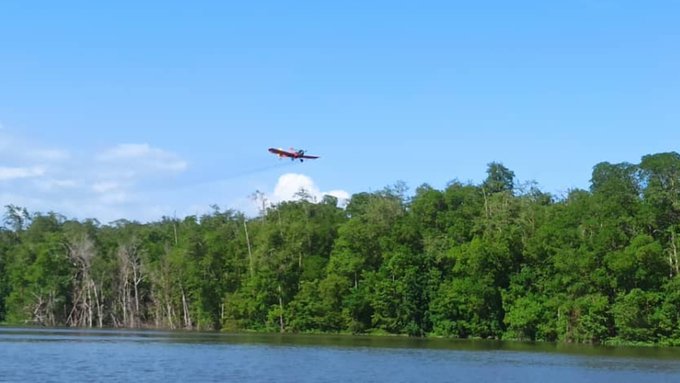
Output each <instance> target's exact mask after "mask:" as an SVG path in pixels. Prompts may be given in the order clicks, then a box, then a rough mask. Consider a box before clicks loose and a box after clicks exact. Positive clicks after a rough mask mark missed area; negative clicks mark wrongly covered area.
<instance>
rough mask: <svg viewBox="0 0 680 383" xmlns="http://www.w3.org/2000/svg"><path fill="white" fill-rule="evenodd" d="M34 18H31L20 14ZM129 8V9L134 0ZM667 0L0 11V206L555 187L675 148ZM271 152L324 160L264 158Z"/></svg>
mask: <svg viewBox="0 0 680 383" xmlns="http://www.w3.org/2000/svg"><path fill="white" fill-rule="evenodd" d="M29 3H30V4H29ZM140 3H143V4H140ZM678 14H680V3H678V2H675V1H647V2H640V1H625V0H622V1H614V0H611V1H610V0H590V1H586V0H571V1H562V2H545V1H517V2H508V1H476V2H472V1H466V2H462V1H441V2H438V1H418V2H398V1H371V2H366V1H357V2H354V1H346V2H335V3H331V2H266V1H261V2H209V1H201V2H174V1H163V2H153V1H147V2H128V1H117V2H111V4H108V5H106V4H98V2H91V1H64V2H48V1H43V2H41V1H32V2H25V1H21V2H20V1H12V0H9V1H3V2H2V3H1V4H0V47H2V48H1V49H0V150H1V152H0V203H2V204H3V205H6V204H9V203H13V204H18V205H21V206H26V207H27V208H29V209H30V210H33V211H36V210H37V211H50V210H53V211H57V212H60V213H63V214H65V215H67V216H69V217H75V218H80V219H82V218H87V217H96V218H98V219H100V220H101V221H103V222H108V221H110V220H113V219H117V218H129V219H138V220H142V221H147V220H154V219H158V218H160V217H161V216H163V215H168V216H172V215H177V216H184V215H187V214H200V213H202V212H205V211H207V210H209V207H208V206H209V205H210V204H218V205H219V206H221V207H223V208H236V209H241V210H245V211H249V212H253V211H254V210H253V209H254V208H253V206H252V203H251V201H250V199H249V195H251V194H252V193H253V192H254V191H255V190H260V191H262V192H264V193H266V194H267V196H268V198H269V199H270V200H280V199H285V198H289V197H290V194H291V193H292V190H294V189H296V188H298V187H300V186H304V187H306V188H310V189H313V190H314V191H315V193H317V194H319V195H321V194H323V193H326V192H334V193H335V194H338V195H342V192H344V193H347V194H351V193H356V192H361V191H372V190H378V189H381V188H383V187H384V186H386V185H390V184H393V183H394V182H396V181H398V180H403V181H405V182H406V183H407V184H408V186H410V187H411V188H412V189H415V188H416V187H417V186H418V185H420V184H422V183H429V184H431V185H432V186H434V187H437V188H443V187H445V185H446V184H447V182H449V181H451V180H454V179H459V180H462V181H468V180H470V181H473V182H479V181H480V180H482V179H483V178H484V176H485V168H486V164H487V163H489V162H491V161H500V162H503V163H504V164H505V165H506V166H507V167H508V168H510V169H511V170H513V171H514V172H515V174H516V175H517V178H518V180H519V181H529V180H535V181H537V182H538V184H539V186H540V187H541V188H542V189H543V190H545V191H548V192H552V193H556V194H559V193H563V192H564V191H566V190H568V189H570V188H574V187H580V188H587V187H588V180H589V178H590V172H591V169H592V166H593V165H595V164H596V163H598V162H600V161H610V162H622V161H628V162H638V161H639V159H640V157H641V156H643V155H645V154H650V153H656V152H663V151H675V150H677V147H678V143H679V139H680V126H679V124H678V123H679V122H680V108H678V105H680V76H678V68H680V50H678V41H680V25H679V24H678V23H677V15H678ZM271 146H276V147H284V148H288V147H291V146H294V147H296V148H305V149H307V150H308V151H309V152H310V153H313V154H318V155H320V156H321V157H322V158H321V159H319V160H318V161H316V162H305V163H304V164H299V163H290V162H285V161H283V162H282V161H279V160H277V159H276V158H274V157H272V156H271V155H270V154H269V153H267V151H266V149H267V148H268V147H271Z"/></svg>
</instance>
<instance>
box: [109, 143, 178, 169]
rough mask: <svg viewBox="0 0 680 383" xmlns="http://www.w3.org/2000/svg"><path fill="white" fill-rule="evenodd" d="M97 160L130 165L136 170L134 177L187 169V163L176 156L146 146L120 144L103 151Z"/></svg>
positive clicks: (118, 164) (116, 164)
mask: <svg viewBox="0 0 680 383" xmlns="http://www.w3.org/2000/svg"><path fill="white" fill-rule="evenodd" d="M97 159H98V160H99V161H101V162H105V163H109V164H112V165H114V166H124V167H128V166H130V165H131V166H133V169H135V170H136V172H135V173H134V175H137V174H139V173H149V172H158V171H166V172H172V173H179V172H182V171H184V170H186V169H187V168H188V164H187V162H186V161H184V160H182V159H181V158H180V157H179V156H178V155H176V154H174V153H171V152H168V151H165V150H162V149H158V148H154V147H151V146H150V145H148V144H120V145H117V146H114V147H113V148H110V149H107V150H105V151H104V152H103V153H101V154H99V155H98V156H97Z"/></svg>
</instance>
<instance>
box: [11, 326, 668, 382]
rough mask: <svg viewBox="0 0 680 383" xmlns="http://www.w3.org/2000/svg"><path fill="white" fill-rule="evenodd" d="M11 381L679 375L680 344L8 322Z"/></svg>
mask: <svg viewBox="0 0 680 383" xmlns="http://www.w3.org/2000/svg"><path fill="white" fill-rule="evenodd" d="M0 381H2V382H108V381H110V382H253V383H257V382H277V383H280V382H475V383H482V382H570V383H571V382H616V383H626V382H635V383H639V382H655V383H658V382H680V350H676V349H656V348H606V347H586V346H565V345H549V344H548V345H546V344H541V345H530V344H522V343H508V342H485V341H452V340H443V339H409V338H383V337H351V336H281V335H260V334H256V335H251V334H238V335H233V334H216V333H185V332H159V331H95V330H93V331H83V330H65V329H24V328H2V327H0Z"/></svg>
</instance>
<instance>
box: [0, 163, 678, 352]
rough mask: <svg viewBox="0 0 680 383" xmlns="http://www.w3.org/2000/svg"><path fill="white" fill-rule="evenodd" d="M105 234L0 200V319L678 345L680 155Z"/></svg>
mask: <svg viewBox="0 0 680 383" xmlns="http://www.w3.org/2000/svg"><path fill="white" fill-rule="evenodd" d="M405 192H406V190H405V187H404V186H403V185H400V184H397V185H396V186H394V187H388V188H386V189H384V190H382V191H379V192H374V193H359V194H355V195H353V196H352V198H351V200H350V201H349V203H348V204H347V206H346V207H345V208H340V207H338V201H337V200H336V199H335V198H333V197H330V196H326V197H324V199H323V200H322V201H313V200H312V198H311V197H310V196H309V195H307V194H305V192H304V191H301V193H300V200H299V201H295V202H283V203H280V204H277V205H275V206H270V207H266V208H265V209H264V210H263V211H262V212H261V214H260V216H258V217H256V218H247V217H245V216H244V215H243V214H241V213H238V212H234V211H220V210H219V209H218V208H217V207H215V209H214V211H213V212H212V213H211V214H207V215H204V216H201V217H196V216H189V217H186V218H184V219H182V220H178V219H173V218H163V219H162V220H160V221H158V222H152V223H147V224H140V223H136V222H129V221H125V220H121V221H116V222H113V223H111V224H108V225H101V224H99V223H98V222H97V221H96V220H85V221H77V220H71V219H67V218H65V217H63V216H60V215H58V214H54V213H48V214H41V213H34V214H30V213H29V212H27V211H26V210H25V209H23V208H20V207H17V206H7V207H6V212H5V225H4V228H3V229H2V230H1V231H0V321H4V322H5V323H9V324H26V323H29V324H40V325H46V326H78V327H128V328H138V327H153V328H169V329H178V328H183V329H221V330H226V331H239V330H260V331H282V332H308V331H315V332H352V333H390V334H408V335H414V336H423V335H442V336H452V337H461V338H467V337H480V338H503V339H527V340H546V341H565V342H584V343H603V342H607V343H616V342H626V343H630V342H644V343H656V344H666V345H675V344H679V343H680V279H679V278H680V277H678V272H679V271H680V270H679V267H680V266H679V260H678V247H680V155H679V154H677V153H661V154H654V155H649V156H645V157H643V158H642V160H641V162H640V164H629V163H621V164H610V163H606V162H605V163H600V164H598V165H596V166H595V167H594V169H593V174H592V180H591V187H590V190H572V191H570V192H569V193H568V194H567V195H565V196H561V197H556V196H553V195H550V194H548V193H544V192H542V191H540V190H539V189H537V188H536V187H535V186H532V185H531V184H528V185H517V184H516V183H515V177H514V174H513V172H512V171H511V170H509V169H507V168H506V167H504V166H503V165H502V164H499V163H491V164H489V166H488V169H487V177H486V179H485V180H484V182H482V183H481V184H479V185H474V184H466V183H461V182H457V181H454V182H451V183H450V184H449V185H448V186H447V187H446V188H445V189H444V190H438V189H435V188H432V187H430V186H427V185H423V186H420V187H419V188H417V189H416V190H415V193H414V194H413V195H412V196H410V197H407V196H406V194H405Z"/></svg>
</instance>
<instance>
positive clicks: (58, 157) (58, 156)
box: [28, 149, 71, 161]
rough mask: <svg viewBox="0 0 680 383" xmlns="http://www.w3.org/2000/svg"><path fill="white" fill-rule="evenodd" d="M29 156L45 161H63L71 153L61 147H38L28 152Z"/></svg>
mask: <svg viewBox="0 0 680 383" xmlns="http://www.w3.org/2000/svg"><path fill="white" fill-rule="evenodd" d="M28 155H29V157H31V158H33V159H35V160H44V161H63V160H66V159H68V158H69V157H70V156H71V155H70V153H69V152H68V151H66V150H60V149H37V150H31V151H29V152H28Z"/></svg>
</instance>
